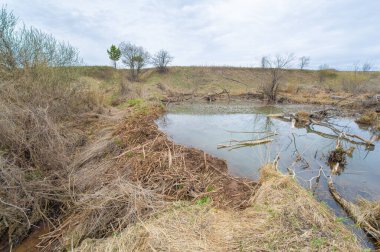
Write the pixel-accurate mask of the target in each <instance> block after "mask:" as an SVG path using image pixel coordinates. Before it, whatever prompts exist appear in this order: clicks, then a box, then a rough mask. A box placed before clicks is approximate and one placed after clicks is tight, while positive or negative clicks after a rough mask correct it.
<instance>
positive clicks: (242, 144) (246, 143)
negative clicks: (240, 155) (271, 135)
mask: <svg viewBox="0 0 380 252" xmlns="http://www.w3.org/2000/svg"><path fill="white" fill-rule="evenodd" d="M235 141H236V140H234V141H233V142H235ZM272 141H273V139H258V140H249V141H236V142H237V143H236V144H218V146H217V148H218V149H223V148H231V149H237V148H242V147H248V146H255V145H259V144H266V143H270V142H272Z"/></svg>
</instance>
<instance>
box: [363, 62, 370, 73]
mask: <svg viewBox="0 0 380 252" xmlns="http://www.w3.org/2000/svg"><path fill="white" fill-rule="evenodd" d="M371 69H372V64H371V63H369V62H365V63H364V64H363V66H362V71H363V72H369V71H371Z"/></svg>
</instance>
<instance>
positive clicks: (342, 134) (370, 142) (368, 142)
mask: <svg viewBox="0 0 380 252" xmlns="http://www.w3.org/2000/svg"><path fill="white" fill-rule="evenodd" d="M310 121H311V123H313V124H315V125H319V126H323V127H326V128H329V129H331V130H332V131H333V132H334V133H336V134H338V135H340V136H341V138H343V139H346V140H347V139H349V138H348V137H351V138H355V139H359V140H361V141H362V142H364V143H365V144H367V145H370V146H373V145H374V144H373V142H372V141H370V140H368V139H365V138H364V137H361V136H358V135H355V134H350V133H347V132H343V131H341V130H338V129H337V128H335V127H333V126H332V125H330V124H328V123H325V122H317V121H315V120H312V119H311V120H310Z"/></svg>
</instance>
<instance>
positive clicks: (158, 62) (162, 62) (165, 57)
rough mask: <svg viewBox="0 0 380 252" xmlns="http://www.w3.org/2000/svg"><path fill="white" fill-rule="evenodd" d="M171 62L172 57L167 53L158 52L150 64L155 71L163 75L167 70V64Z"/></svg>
mask: <svg viewBox="0 0 380 252" xmlns="http://www.w3.org/2000/svg"><path fill="white" fill-rule="evenodd" d="M172 61H173V57H172V56H171V55H170V54H169V52H168V51H165V50H160V51H158V52H157V53H156V54H155V55H154V56H153V58H152V64H153V65H154V66H155V67H156V68H157V71H158V72H160V73H164V72H166V71H167V70H168V67H167V66H168V64H169V63H170V62H172Z"/></svg>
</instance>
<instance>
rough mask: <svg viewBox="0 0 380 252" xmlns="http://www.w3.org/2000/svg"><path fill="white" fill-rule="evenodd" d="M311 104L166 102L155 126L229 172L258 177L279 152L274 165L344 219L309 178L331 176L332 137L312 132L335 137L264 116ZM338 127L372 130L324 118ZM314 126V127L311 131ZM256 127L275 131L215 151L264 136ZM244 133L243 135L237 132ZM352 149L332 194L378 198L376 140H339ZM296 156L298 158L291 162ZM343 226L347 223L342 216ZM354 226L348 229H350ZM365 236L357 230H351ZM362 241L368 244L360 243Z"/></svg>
mask: <svg viewBox="0 0 380 252" xmlns="http://www.w3.org/2000/svg"><path fill="white" fill-rule="evenodd" d="M317 109H318V108H316V107H313V106H304V105H303V106H300V105H286V106H281V107H280V106H262V105H259V104H181V105H171V106H170V107H169V108H168V113H167V114H166V115H165V116H163V117H161V118H160V119H159V120H157V124H158V126H159V128H160V129H161V130H162V131H163V132H165V133H166V134H167V135H168V136H169V137H170V138H172V139H173V140H174V141H175V142H176V143H178V144H182V145H185V146H189V147H195V148H198V149H201V150H204V151H206V152H208V153H210V154H212V155H214V156H216V157H219V158H222V159H225V160H226V161H227V163H228V167H229V172H230V173H231V174H232V175H235V176H240V177H247V178H251V179H254V180H257V179H258V178H259V173H260V172H259V170H260V167H262V165H264V164H265V163H267V162H268V161H270V160H273V159H274V158H275V157H276V156H277V155H279V157H280V159H279V169H280V170H281V171H282V172H283V173H287V172H288V170H287V168H288V167H291V168H292V169H294V171H295V173H296V179H297V180H298V182H299V183H300V184H301V185H302V186H304V187H305V188H307V189H309V190H310V189H311V191H312V192H313V193H314V195H315V197H316V198H317V199H318V200H321V201H324V202H326V203H327V204H328V205H329V206H330V207H331V208H332V209H333V210H334V211H335V213H336V214H337V215H338V216H343V217H346V215H345V213H344V211H343V210H342V209H341V208H340V206H339V205H337V203H336V202H335V201H334V199H333V198H332V197H331V195H330V193H329V191H328V187H327V180H326V179H325V178H324V177H323V176H321V179H320V181H319V184H316V183H315V180H313V181H312V182H311V183H310V182H309V180H310V178H312V177H314V176H317V175H318V173H319V170H320V167H322V168H323V170H324V172H325V173H326V175H330V174H331V167H330V165H329V164H328V162H327V159H328V153H329V151H331V150H333V149H334V148H335V146H336V143H337V142H336V139H335V138H332V139H331V138H327V137H324V136H321V135H320V134H317V133H316V132H322V133H327V134H329V135H336V134H335V133H334V132H332V131H331V130H330V129H327V128H325V127H321V126H314V127H313V128H312V129H307V128H296V127H292V124H291V123H290V122H287V121H283V120H281V119H277V118H269V117H267V116H266V115H267V114H273V113H280V112H295V111H299V110H305V111H314V110H317ZM328 121H329V122H330V123H332V124H333V125H334V126H335V127H336V128H338V129H339V130H342V131H345V132H348V133H351V134H356V135H359V136H362V137H365V138H367V139H370V138H371V137H373V133H371V132H370V131H369V130H367V129H365V128H361V127H360V126H359V125H357V124H356V123H355V122H354V118H349V117H335V118H330V119H328ZM313 130H315V131H313ZM260 131H270V132H275V133H276V134H277V135H275V136H272V137H270V138H271V139H273V141H272V142H271V143H269V144H263V145H257V146H252V147H244V148H238V149H233V150H231V149H218V148H217V146H218V144H229V143H231V140H238V141H241V140H255V139H258V138H262V137H265V135H266V134H262V133H261V134H260V133H251V132H260ZM243 132H244V133H243ZM351 146H353V147H354V148H355V149H354V151H353V153H352V156H351V157H347V164H346V165H345V167H344V169H343V170H341V171H340V172H339V173H338V174H335V175H333V180H334V183H335V186H336V188H337V190H338V192H339V193H340V194H341V195H342V196H343V197H345V198H346V199H348V200H352V201H354V200H355V199H357V198H358V197H363V198H366V199H370V200H378V199H379V196H380V143H379V142H375V146H374V148H371V149H368V148H366V146H363V145H355V144H353V143H350V142H346V141H345V142H343V147H344V148H345V149H346V148H349V147H351ZM296 160H298V161H296ZM346 224H348V225H349V226H352V225H351V224H352V222H351V221H350V220H349V219H348V218H347V220H346ZM352 228H354V227H352ZM354 231H355V232H356V233H357V234H358V235H359V237H360V238H361V239H363V240H366V239H365V236H364V235H363V234H362V232H361V231H360V230H357V229H356V230H354ZM364 242H365V243H367V245H368V242H366V241H364Z"/></svg>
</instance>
